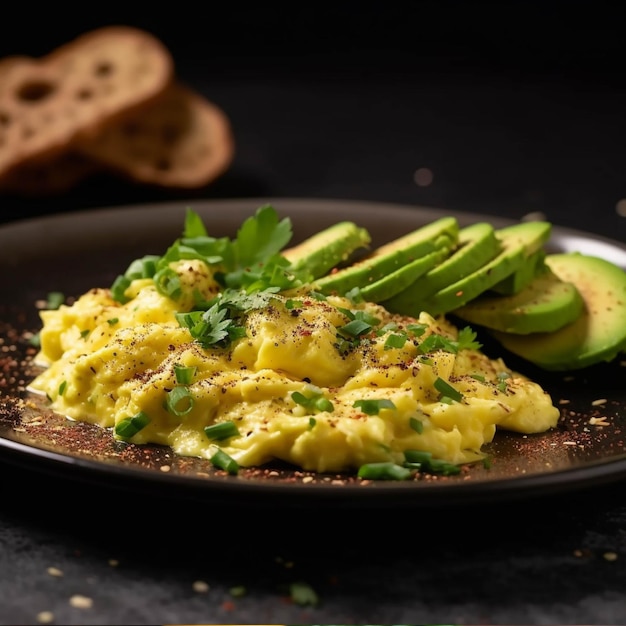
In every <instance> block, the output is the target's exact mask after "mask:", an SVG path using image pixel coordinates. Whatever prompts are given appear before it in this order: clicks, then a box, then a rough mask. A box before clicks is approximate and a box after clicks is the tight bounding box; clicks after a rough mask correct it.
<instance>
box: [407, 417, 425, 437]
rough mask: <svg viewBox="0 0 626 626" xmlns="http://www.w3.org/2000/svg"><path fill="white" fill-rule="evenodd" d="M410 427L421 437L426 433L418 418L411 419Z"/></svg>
mask: <svg viewBox="0 0 626 626" xmlns="http://www.w3.org/2000/svg"><path fill="white" fill-rule="evenodd" d="M409 426H410V427H411V428H412V429H413V430H414V431H415V432H416V433H418V434H419V435H421V434H422V433H423V432H424V424H423V422H421V421H420V420H418V419H417V418H416V417H410V418H409Z"/></svg>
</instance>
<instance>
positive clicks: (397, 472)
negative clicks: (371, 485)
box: [357, 461, 411, 480]
mask: <svg viewBox="0 0 626 626" xmlns="http://www.w3.org/2000/svg"><path fill="white" fill-rule="evenodd" d="M357 475H358V477H359V478H366V479H369V480H406V479H407V478H409V477H410V476H411V470H410V469H408V468H406V467H402V465H398V464H397V463H392V462H390V461H387V462H385V461H383V462H380V463H366V464H365V465H361V467H360V468H359V471H358V474H357Z"/></svg>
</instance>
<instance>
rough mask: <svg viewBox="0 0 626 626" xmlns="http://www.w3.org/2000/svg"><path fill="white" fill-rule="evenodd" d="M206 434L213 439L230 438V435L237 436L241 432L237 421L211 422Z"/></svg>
mask: <svg viewBox="0 0 626 626" xmlns="http://www.w3.org/2000/svg"><path fill="white" fill-rule="evenodd" d="M204 434H205V435H206V436H207V437H208V438H209V439H211V440H213V441H218V440H221V439H228V438H229V437H236V436H237V435H238V434H239V429H238V428H237V425H236V424H235V422H220V423H219V424H211V426H206V427H205V429H204Z"/></svg>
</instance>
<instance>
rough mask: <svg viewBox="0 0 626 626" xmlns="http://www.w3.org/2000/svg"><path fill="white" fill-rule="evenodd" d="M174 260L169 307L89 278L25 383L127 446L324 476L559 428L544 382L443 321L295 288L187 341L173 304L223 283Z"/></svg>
mask: <svg viewBox="0 0 626 626" xmlns="http://www.w3.org/2000/svg"><path fill="white" fill-rule="evenodd" d="M171 269H172V270H173V271H174V272H175V274H176V275H177V276H178V277H179V278H180V281H181V285H182V290H181V295H180V297H179V298H178V299H177V300H176V301H174V300H172V299H171V298H169V297H167V296H165V295H163V294H162V293H160V291H159V290H157V288H156V286H155V282H154V281H153V279H151V278H139V279H136V280H133V281H132V282H131V283H130V286H129V287H128V288H127V290H126V296H127V298H128V300H127V301H126V302H124V303H120V302H119V301H116V300H114V299H113V298H112V295H111V291H110V290H109V289H104V288H94V289H92V290H90V291H88V292H87V293H85V294H83V295H82V296H80V297H79V298H78V299H77V300H76V301H74V302H73V303H72V304H64V305H62V306H60V308H58V309H55V310H44V311H41V318H42V322H43V326H42V330H41V333H40V339H41V344H40V345H41V348H40V352H39V355H38V358H37V361H38V363H40V364H41V365H43V366H45V369H43V370H42V372H41V374H40V375H39V376H38V377H37V378H36V379H35V380H34V381H33V382H32V384H31V389H32V390H34V391H36V392H41V393H45V394H46V395H47V396H48V398H49V399H50V401H51V407H52V409H54V410H55V411H56V412H58V413H61V414H63V415H65V416H67V417H69V418H71V419H74V420H82V421H87V422H92V423H94V424H98V425H99V426H101V427H103V428H107V429H111V431H112V434H113V436H114V437H116V438H118V439H122V440H126V441H129V442H132V443H134V444H145V443H154V444H162V445H164V446H170V447H171V448H172V449H173V450H174V451H175V452H176V453H178V454H180V455H186V456H197V457H204V458H210V459H211V458H215V455H216V453H218V452H220V453H223V454H224V455H228V457H229V458H230V459H233V460H234V461H235V462H236V464H238V465H239V466H242V467H251V466H261V465H264V464H267V463H269V462H271V461H273V460H282V461H285V462H287V463H290V464H293V465H294V466H297V467H300V468H302V469H305V470H311V471H316V472H339V471H355V470H357V469H358V468H359V467H361V466H363V465H364V464H369V463H377V462H393V463H398V464H402V463H403V461H404V460H405V453H406V451H408V450H411V451H415V450H417V451H424V452H428V453H430V454H431V455H432V458H434V459H441V460H443V461H447V462H449V463H452V464H463V463H469V462H474V461H476V460H479V459H481V458H482V457H483V456H484V454H483V446H484V445H485V444H486V443H487V442H490V441H491V440H492V439H493V437H494V434H495V432H496V428H502V429H506V430H510V431H517V432H520V433H539V432H543V431H547V430H549V429H551V428H553V427H554V426H555V425H556V424H557V420H558V418H559V411H558V409H557V408H555V406H554V405H553V402H552V400H551V398H550V396H549V395H548V393H546V391H544V389H543V388H542V387H540V386H539V385H538V384H537V383H535V382H533V381H531V380H529V379H528V378H526V377H524V376H522V375H520V374H519V373H516V372H514V371H512V370H511V369H509V368H508V367H507V366H506V365H505V363H504V362H503V360H502V359H491V358H488V357H487V356H486V355H485V354H484V353H483V352H482V351H481V350H480V345H479V344H476V343H475V342H473V341H472V333H471V332H469V333H468V332H467V331H469V330H470V329H467V328H466V329H459V328H457V327H455V326H453V325H452V324H451V323H449V322H448V321H447V320H446V319H444V318H438V319H435V318H433V317H431V316H430V315H428V314H427V313H422V314H421V315H420V317H419V318H417V319H414V318H407V317H403V316H398V315H394V314H391V313H390V312H388V311H387V310H385V309H384V308H383V307H382V306H380V305H377V304H372V303H367V302H354V301H352V300H350V299H348V298H345V297H335V296H330V297H324V298H322V297H320V296H318V295H317V294H315V293H313V292H310V291H308V290H307V289H306V288H302V289H299V290H294V291H291V292H288V293H284V292H280V293H279V292H276V293H273V294H270V295H268V296H267V297H266V298H265V299H264V300H263V301H260V302H259V303H257V304H253V305H251V306H249V307H247V308H246V309H245V310H243V311H241V312H239V313H238V317H237V325H236V330H237V332H236V333H234V334H233V333H231V334H230V335H228V334H227V333H226V331H225V329H226V330H228V323H227V320H226V319H225V318H224V319H220V318H219V316H217V317H215V316H214V317H213V318H211V316H210V315H209V314H207V315H206V316H205V317H204V318H203V319H202V320H201V322H203V323H204V324H205V327H206V328H208V329H209V331H210V332H209V334H208V335H206V334H205V335H198V334H197V332H196V334H195V335H194V333H193V332H192V327H193V324H187V325H186V324H184V323H181V318H180V313H181V312H183V313H184V312H185V311H190V310H191V309H192V307H193V306H194V302H197V299H198V294H199V293H200V294H202V296H203V298H204V299H206V300H208V299H209V298H211V297H214V296H215V295H216V294H218V293H219V292H220V286H219V285H218V283H217V282H216V280H215V277H214V275H213V274H212V270H211V269H210V268H209V267H208V266H207V265H206V264H205V263H203V262H202V261H200V260H196V259H192V260H179V261H176V262H173V263H172V264H171ZM214 313H215V311H214ZM196 321H197V320H196ZM220 324H221V325H220ZM201 326H202V324H200V326H196V327H195V328H196V331H197V330H198V328H201ZM231 330H232V327H231ZM220 331H221V332H220ZM211 333H213V335H211ZM211 337H213V339H211ZM218 337H221V339H219V340H217V338H218ZM220 425H221V426H220Z"/></svg>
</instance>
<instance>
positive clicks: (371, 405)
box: [352, 398, 396, 415]
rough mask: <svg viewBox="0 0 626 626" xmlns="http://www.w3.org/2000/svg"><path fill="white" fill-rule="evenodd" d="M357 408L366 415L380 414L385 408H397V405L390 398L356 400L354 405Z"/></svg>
mask: <svg viewBox="0 0 626 626" xmlns="http://www.w3.org/2000/svg"><path fill="white" fill-rule="evenodd" d="M352 406H353V407H354V408H355V409H361V411H363V413H365V415H378V414H379V413H380V412H381V411H382V410H383V409H392V410H393V409H395V408H396V405H395V404H394V403H393V402H392V401H391V400H389V399H387V398H383V399H381V400H355V402H354V404H353V405H352Z"/></svg>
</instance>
